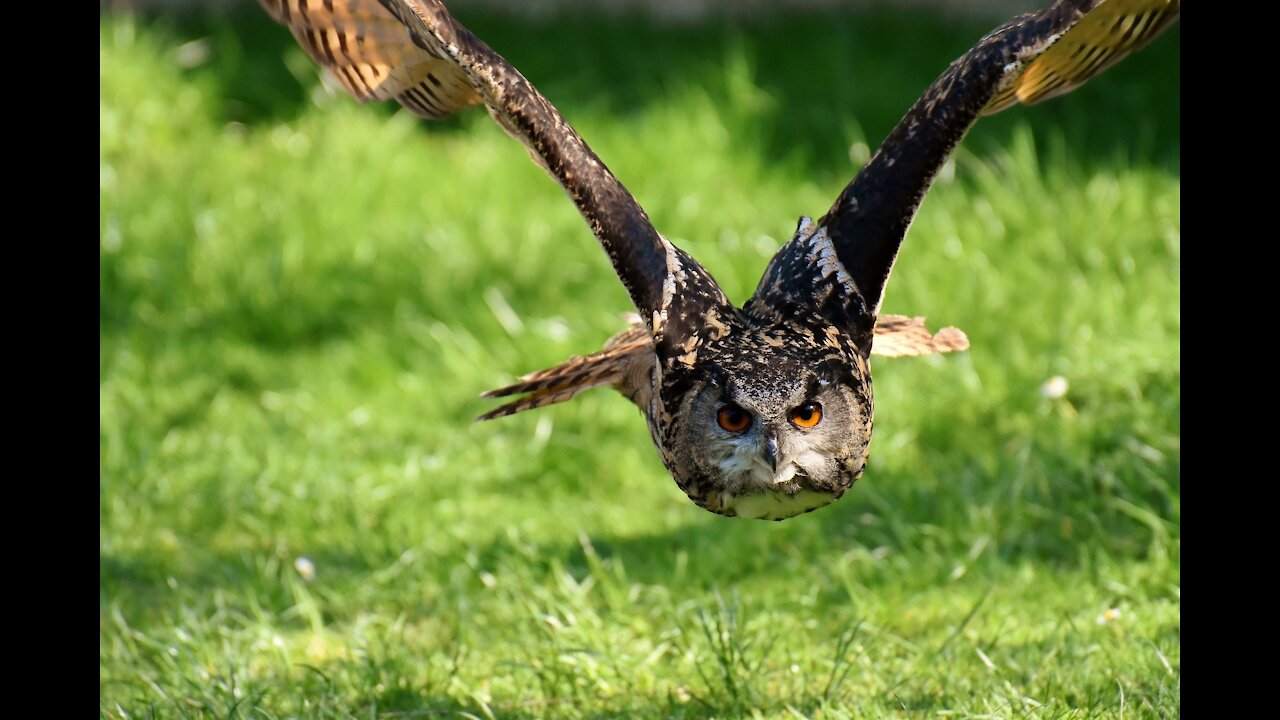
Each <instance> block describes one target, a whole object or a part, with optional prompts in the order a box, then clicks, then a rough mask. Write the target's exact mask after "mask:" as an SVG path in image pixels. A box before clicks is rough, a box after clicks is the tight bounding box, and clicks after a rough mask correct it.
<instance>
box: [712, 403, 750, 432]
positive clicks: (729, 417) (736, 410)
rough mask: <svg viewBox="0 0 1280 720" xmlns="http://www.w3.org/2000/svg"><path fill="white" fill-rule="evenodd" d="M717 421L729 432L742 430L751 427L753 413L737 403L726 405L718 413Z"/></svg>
mask: <svg viewBox="0 0 1280 720" xmlns="http://www.w3.org/2000/svg"><path fill="white" fill-rule="evenodd" d="M716 422H718V423H720V427H722V428H724V429H725V430H728V431H729V432H733V433H736V432H742V431H743V430H746V429H747V428H749V427H751V413H749V412H747V411H746V410H743V409H742V408H740V407H738V406H737V405H725V406H724V407H722V408H720V412H718V413H716Z"/></svg>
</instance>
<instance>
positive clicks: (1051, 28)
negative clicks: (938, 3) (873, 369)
mask: <svg viewBox="0 0 1280 720" xmlns="http://www.w3.org/2000/svg"><path fill="white" fill-rule="evenodd" d="M1180 6H1181V3H1180V0H1059V1H1058V2H1056V3H1054V5H1053V6H1052V7H1049V8H1048V9H1045V10H1042V11H1040V12H1037V13H1029V14H1026V15H1022V16H1019V17H1017V18H1014V19H1013V20H1011V21H1009V22H1008V23H1005V24H1004V25H1002V26H1000V27H999V28H997V29H996V30H994V31H993V32H991V33H990V34H988V35H987V36H986V37H984V38H982V39H981V40H980V41H978V44H977V45H976V46H975V47H974V48H973V49H972V50H970V51H969V52H967V53H965V54H964V55H963V56H962V57H961V58H959V59H958V60H956V61H955V62H953V63H952V64H951V66H950V67H948V68H947V69H946V71H945V72H943V73H942V75H941V76H939V77H938V79H937V80H935V81H934V82H933V84H932V85H930V86H929V88H928V89H927V90H925V92H924V94H923V95H922V96H921V97H920V99H919V100H917V101H916V103H915V104H914V105H912V106H911V109H910V110H908V111H907V114H906V116H904V117H903V118H902V120H901V121H899V123H898V125H897V126H896V127H895V128H894V129H893V131H892V132H890V133H889V136H888V137H887V138H885V141H884V143H882V144H881V146H880V149H879V150H877V151H876V154H875V155H874V156H872V158H871V160H870V161H868V162H867V164H866V165H865V166H864V167H863V168H862V170H861V171H860V172H859V173H858V174H857V176H856V177H854V179H853V181H852V182H850V183H849V185H847V186H846V187H845V189H844V191H843V192H841V193H840V196H839V197H838V198H837V199H836V202H835V204H834V205H832V207H831V210H830V211H828V212H827V214H826V215H824V216H823V217H822V218H820V219H819V220H818V222H817V223H816V224H815V223H813V222H812V221H811V220H809V219H808V218H802V219H801V222H800V226H799V227H798V228H797V230H796V235H795V237H794V238H792V240H791V241H790V242H788V243H787V244H786V245H784V246H783V247H782V249H781V250H779V251H778V254H777V255H776V256H775V257H774V259H773V261H772V262H771V263H770V265H769V267H768V269H766V271H765V274H764V277H763V278H762V279H761V281H760V286H759V287H758V288H757V290H756V297H757V298H758V299H759V300H758V302H760V303H761V304H764V305H770V306H777V305H782V304H787V303H803V302H806V301H805V298H809V299H808V300H807V304H808V306H810V307H813V308H814V309H815V310H817V311H818V312H821V313H822V314H824V315H825V316H826V317H828V318H830V319H831V320H832V321H833V322H837V323H839V324H841V325H842V326H843V327H845V328H846V329H847V330H848V331H849V332H850V333H851V334H852V335H853V336H854V340H855V342H857V343H858V345H859V347H861V348H863V350H864V352H869V351H870V343H871V339H872V328H873V326H874V324H875V318H876V315H878V314H879V312H880V302H881V300H882V298H883V296H884V287H885V283H886V282H888V279H889V273H890V271H891V270H892V269H893V263H894V261H895V259H896V258H897V256H898V248H899V247H900V246H901V244H902V240H903V238H904V237H905V235H906V232H907V229H908V228H909V227H910V226H911V221H912V220H913V219H914V218H915V214H916V210H917V209H918V208H919V207H920V201H921V200H922V199H923V198H924V195H925V193H926V192H928V190H929V187H930V185H932V184H933V179H934V177H935V176H937V174H938V170H939V169H941V167H942V165H943V163H945V162H946V160H947V158H948V157H949V156H950V155H951V151H952V150H953V149H955V146H956V144H957V143H959V142H960V140H961V138H963V137H964V135H965V133H966V132H968V130H969V128H970V127H971V126H972V125H973V123H974V122H976V121H977V119H978V117H979V116H980V115H982V114H984V113H985V114H990V113H993V112H997V111H999V110H1001V109H1003V108H1005V107H1008V106H1009V105H1012V104H1014V103H1015V102H1019V101H1021V102H1037V101H1039V100H1043V99H1045V98H1049V97H1053V96H1054V95H1059V94H1062V93H1064V92H1067V91H1069V90H1071V89H1073V88H1075V87H1077V86H1079V85H1080V84H1081V83H1083V82H1085V81H1086V80H1088V79H1089V78H1091V77H1093V76H1094V75H1097V74H1098V73H1099V72H1101V71H1102V70H1104V69H1106V68H1107V67H1108V66H1110V65H1111V64H1113V63H1115V62H1116V61H1118V60H1120V59H1121V58H1123V57H1124V56H1125V55H1126V54H1128V53H1129V52H1131V51H1132V50H1134V49H1136V48H1138V47H1140V46H1141V45H1143V44H1145V43H1146V42H1147V41H1148V40H1150V39H1152V38H1153V37H1155V36H1156V35H1158V34H1159V33H1160V32H1161V31H1162V30H1164V29H1165V28H1166V27H1168V26H1169V25H1170V24H1171V23H1173V22H1174V21H1175V20H1177V18H1178V13H1179V10H1180ZM753 301H755V300H754V299H753Z"/></svg>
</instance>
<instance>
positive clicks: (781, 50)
mask: <svg viewBox="0 0 1280 720" xmlns="http://www.w3.org/2000/svg"><path fill="white" fill-rule="evenodd" d="M465 10H466V9H465V8H463V9H459V10H458V15H459V17H460V19H461V20H462V21H463V22H464V23H466V24H467V25H468V26H469V27H471V28H472V29H473V30H474V31H475V32H476V33H477V34H478V35H479V36H480V37H482V38H484V39H485V40H486V41H487V42H489V43H490V44H491V45H492V46H493V47H494V48H495V49H497V50H498V51H499V52H501V53H503V54H504V55H505V56H506V57H507V58H508V59H509V60H511V61H512V62H513V64H515V65H516V66H517V67H518V68H520V69H521V70H522V72H524V73H525V75H526V76H528V77H529V78H530V79H531V80H532V81H533V82H534V83H536V84H537V85H538V87H539V88H540V89H541V90H542V91H543V92H544V93H545V94H546V95H547V96H548V97H549V98H550V99H551V100H552V102H554V103H556V104H557V106H558V107H559V108H560V109H561V111H562V112H564V113H565V115H566V117H567V118H568V119H569V120H570V122H572V123H573V124H574V125H575V126H576V127H577V129H578V130H579V131H580V132H581V133H582V134H583V136H584V137H586V138H587V140H588V141H589V142H590V143H591V144H592V146H593V148H594V149H595V150H596V151H597V152H598V153H599V154H600V156H601V157H602V158H603V159H604V160H605V161H606V162H607V163H608V164H609V165H610V167H611V168H612V169H613V170H614V172H615V173H616V174H617V175H618V176H619V177H620V178H621V179H622V180H623V182H624V183H626V184H627V186H628V187H629V188H630V189H631V191H632V192H633V193H634V194H635V195H636V196H637V198H638V199H639V200H640V202H641V203H642V204H643V205H644V207H645V208H646V210H647V211H648V212H649V214H650V216H651V217H652V219H653V221H654V223H655V225H656V226H657V227H659V228H660V229H661V230H662V231H663V232H664V233H665V234H667V235H668V236H669V237H670V238H671V239H672V240H673V241H674V242H676V243H677V244H679V245H680V246H682V247H683V248H685V249H686V250H688V251H689V252H691V253H692V254H693V255H694V256H695V257H697V258H698V259H699V260H700V261H701V262H703V263H704V264H705V265H706V266H707V267H708V269H709V270H710V271H711V272H712V273H713V274H714V275H715V276H716V278H717V279H718V280H719V281H720V282H721V283H722V284H723V285H724V286H725V288H726V290H727V292H728V293H729V294H730V296H731V297H732V298H733V299H734V300H735V301H737V302H742V301H744V300H745V299H746V298H747V297H748V295H749V293H750V292H751V290H752V289H753V288H754V286H755V283H756V281H757V280H758V278H759V275H760V273H761V272H762V270H763V268H764V265H765V263H766V262H767V261H768V259H769V257H770V256H771V255H772V253H773V252H774V251H775V250H776V248H777V247H778V245H779V244H781V243H782V242H784V241H785V240H786V239H787V238H788V237H789V234H790V232H791V231H792V230H793V229H794V227H795V220H796V218H797V216H799V215H800V214H809V215H813V216H817V215H820V214H821V213H822V212H824V211H825V210H826V209H827V208H828V207H829V206H830V204H831V201H832V200H833V199H834V197H835V195H836V194H837V193H838V192H839V190H840V189H841V188H842V187H843V185H844V184H845V183H846V182H847V181H848V180H849V178H850V177H852V174H853V173H854V172H855V171H856V169H857V167H858V166H859V165H860V164H861V163H862V162H863V161H864V160H865V159H866V158H867V157H868V156H869V154H870V150H871V149H872V148H874V146H875V145H876V144H877V143H878V142H879V141H880V139H881V138H882V137H883V136H884V135H885V134H886V133H887V132H888V130H889V129H890V128H891V127H892V125H893V123H894V122H896V120H897V119H898V118H899V117H900V116H901V114H902V113H903V112H904V111H905V109H906V108H907V107H908V106H909V105H910V103H911V102H912V101H913V100H914V99H915V97H916V96H917V95H918V94H919V93H920V92H921V91H922V90H923V89H924V88H925V86H926V85H927V84H928V83H929V82H930V81H931V80H932V79H933V77H935V76H936V75H937V74H938V73H939V72H940V71H941V70H942V68H943V67H945V66H946V64H947V63H949V62H950V61H951V60H952V59H954V58H955V57H956V56H958V55H959V54H961V53H962V52H964V51H965V50H966V49H967V48H968V47H969V46H970V45H971V44H972V43H973V42H974V41H975V40H976V39H977V38H978V37H980V36H981V35H982V34H983V33H985V32H986V31H987V30H989V29H990V28H991V27H992V26H993V24H994V22H997V21H998V19H996V20H991V19H987V18H969V19H957V18H955V17H939V16H937V15H935V14H931V13H926V12H923V11H919V10H910V11H907V10H901V9H899V10H892V9H887V8H883V7H881V8H871V9H863V10H859V11H857V12H851V11H827V12H816V11H812V12H803V13H790V14H766V15H762V16H754V17H751V18H748V19H739V20H737V21H735V22H732V23H724V22H715V21H713V20H707V21H705V22H700V23H695V24H681V25H676V26H671V25H662V24H656V23H655V22H654V21H653V20H651V19H649V18H645V17H638V16H637V17H629V16H616V15H613V16H602V15H587V14H558V15H553V16H549V17H546V18H543V19H542V20H540V21H537V22H533V21H530V20H529V19H528V18H519V19H516V18H512V17H510V16H502V15H494V14H491V13H487V12H482V11H480V10H474V9H472V10H471V11H469V12H468V11H465ZM100 42H101V46H100V61H101V70H100V73H101V75H100V81H101V82H100V87H101V97H100V134H101V151H100V165H99V167H100V195H101V219H100V242H99V255H100V292H101V297H100V316H101V317H100V328H101V330H100V364H99V367H100V468H101V469H100V473H101V474H100V479H99V493H100V588H101V590H100V635H99V638H100V639H99V647H100V689H101V707H100V711H101V714H102V716H103V717H111V718H126V717H128V718H135V717H191V718H228V717H254V718H259V717H260V718H278V717H308V718H348V717H351V718H354V717H361V718H368V717H438V716H472V717H634V716H650V715H662V716H671V717H697V718H702V717H736V716H759V717H797V716H799V717H824V718H826V717H871V716H875V717H882V716H903V717H906V716H936V715H944V714H946V715H954V716H958V717H969V716H977V715H983V716H999V717H1013V716H1019V717H1021V716H1027V717H1148V716H1149V717H1167V716H1176V715H1177V714H1178V713H1179V692H1180V690H1179V688H1180V653H1179V643H1180V641H1179V634H1180V589H1179V585H1180V573H1179V548H1180V505H1179V491H1180V443H1179V433H1180V431H1179V424H1180V419H1179V412H1180V392H1179V382H1180V353H1179V336H1180V311H1179V302H1180V300H1179V257H1180V256H1179V246H1180V189H1179V188H1180V184H1179V171H1180V166H1179V162H1180V160H1179V158H1180V147H1179V146H1180V127H1179V93H1180V90H1179V85H1180V81H1179V61H1178V48H1179V29H1178V28H1177V27H1174V28H1173V29H1172V30H1171V31H1170V32H1168V33H1167V34H1166V36H1165V37H1162V38H1160V39H1159V40H1157V41H1156V42H1155V43H1154V44H1153V45H1152V46H1151V47H1149V48H1148V49H1146V50H1144V51H1142V52H1141V53H1139V54H1138V55H1136V56H1134V57H1131V58H1129V59H1127V60H1126V61H1124V62H1123V63H1122V64H1120V65H1119V66H1117V67H1115V68H1113V69H1112V70H1111V71H1109V72H1108V73H1107V74H1106V75H1104V76H1103V77H1101V78H1099V79H1098V80H1096V81H1095V82H1093V83H1091V84H1090V85H1087V86H1086V87H1084V88H1082V89H1080V90H1078V91H1077V92H1075V93H1073V94H1072V95H1070V96H1067V97H1064V98H1060V99H1058V100H1055V101H1051V102H1049V103H1047V104H1045V105H1042V106H1038V107H1034V108H1018V109H1014V110H1010V111H1007V112H1005V113H1003V114H1001V115H999V116H996V117H994V118H990V119H987V120H985V121H984V122H983V123H981V124H979V126H978V127H977V128H975V130H974V131H973V132H972V133H971V134H970V136H969V137H968V138H967V139H966V140H965V143H964V145H963V146H962V148H961V149H960V151H959V152H958V153H957V155H956V159H955V162H954V166H953V167H952V168H950V170H949V171H948V172H947V173H946V174H945V175H944V177H943V179H942V180H941V181H939V183H938V184H937V185H936V186H935V188H934V189H933V191H932V192H931V194H930V195H929V197H928V199H927V200H926V201H925V203H924V206H923V209H922V211H921V213H920V216H919V217H918V219H917V220H916V222H915V224H914V226H913V228H912V230H911V235H910V237H909V239H908V240H907V242H906V244H905V246H904V250H903V252H902V255H901V257H900V261H899V264H898V267H897V268H896V270H895V272H894V277H893V279H892V281H891V282H890V284H889V288H888V293H887V296H886V307H885V310H886V311H887V312H896V313H906V314H922V315H927V316H928V317H929V320H930V323H931V325H933V326H939V325H946V324H953V325H956V326H958V327H961V328H963V329H965V330H966V331H967V332H968V334H969V337H970V339H971V341H972V350H971V351H970V352H968V353H967V354H963V355H959V356H951V357H945V358H923V359H912V360H897V361H893V360H880V361H878V362H877V363H876V365H875V372H876V375H875V377H876V394H877V410H878V412H877V417H876V421H877V423H876V436H875V441H874V443H873V445H872V448H873V452H872V459H871V461H870V464H869V466H868V470H867V472H866V475H865V476H864V477H863V479H862V480H861V481H860V482H859V483H858V485H856V486H855V488H854V490H853V491H851V492H850V493H849V494H848V495H846V496H845V497H844V498H843V499H842V500H841V501H840V502H838V503H836V504H834V505H832V506H830V507H828V508H825V509H823V510H821V511H818V512H816V513H813V514H810V515H805V516H802V517H800V518H797V519H794V520H791V521H787V522H784V523H777V524H775V523H762V522H747V521H742V520H731V519H726V518H720V517H717V516H713V515H711V514H709V513H706V512H705V511H702V510H700V509H698V508H697V507H695V506H694V505H693V504H692V503H690V502H689V501H688V500H687V499H686V498H685V497H684V495H683V494H682V493H681V492H680V491H679V489H678V488H677V487H676V486H675V484H674V482H672V480H671V478H670V476H669V475H668V474H667V473H666V471H665V470H664V469H663V467H662V463H661V461H660V460H659V458H658V457H657V453H656V451H655V450H654V449H653V447H652V444H651V441H650V440H649V437H648V433H647V432H646V431H645V425H644V421H643V418H642V417H641V416H640V414H639V412H638V411H637V410H636V409H635V408H633V407H632V406H630V405H629V404H628V403H627V402H626V401H625V400H624V399H622V398H621V397H618V396H616V395H614V394H611V393H606V392H596V393H591V394H588V395H586V396H583V397H581V398H579V399H577V400H575V401H573V402H572V403H569V404H567V405H563V406H557V407H553V408H549V409H545V410H541V411H538V412H536V413H531V414H528V415H525V416H519V417H515V418H511V419H508V420H504V421H501V422H496V423H487V424H484V425H475V424H472V423H471V419H472V418H473V417H474V416H475V415H477V414H479V413H480V412H483V411H484V410H485V409H487V408H489V407H491V404H490V403H488V402H486V401H483V400H481V399H480V398H478V393H479V392H480V391H482V390H484V389H487V388H490V387H493V386H496V385H498V384H501V383H503V382H506V381H508V380H509V379H510V378H511V377H512V376H513V375H515V374H520V373H523V372H526V371H529V370H533V369H537V368H541V367H543V366H545V365H547V364H550V363H554V362H556V361H558V360H560V359H563V358H564V357H565V356H567V355H570V354H579V353H584V352H589V351H591V350H594V349H596V348H597V347H599V345H600V343H601V342H603V341H604V340H605V339H606V338H607V337H608V336H609V335H610V334H611V333H612V332H614V331H616V330H617V329H618V328H619V327H620V320H619V317H618V316H619V314H620V313H622V312H623V311H625V310H627V309H628V300H627V298H626V295H625V293H624V292H623V290H622V288H621V287H620V285H619V284H618V282H617V280H616V278H615V277H614V276H613V274H612V271H611V270H610V268H609V266H608V263H607V261H606V258H605V257H604V254H603V253H602V252H601V251H600V249H599V247H598V245H597V244H596V243H595V240H594V238H592V236H591V235H590V233H589V231H588V230H587V228H586V227H585V225H584V224H583V222H582V221H581V218H580V217H579V216H578V215H577V213H576V212H575V210H574V209H573V207H572V204H571V203H570V202H569V201H568V200H567V199H566V198H565V197H564V195H563V193H562V191H561V190H560V189H559V188H558V187H557V186H556V185H555V184H554V183H553V182H551V181H550V180H549V179H548V178H547V177H546V176H545V175H544V174H543V172H542V171H541V170H540V169H538V168H537V167H535V166H534V165H533V164H532V163H530V162H529V160H528V158H527V156H526V154H525V152H524V150H523V149H522V148H520V147H519V146H518V145H517V144H516V143H514V142H513V141H511V140H510V139H509V138H507V137H506V136H505V134H503V133H502V132H501V131H500V130H499V129H498V128H497V127H496V126H495V125H494V124H493V123H492V121H491V120H490V119H489V118H488V117H487V115H486V114H485V113H484V112H482V111H477V112H471V113H467V114H465V115H464V116H463V117H458V118H454V119H451V120H449V121H448V122H445V123H440V124H425V123H422V122H419V121H417V120H416V119H414V118H412V117H411V116H409V115H408V114H407V113H403V112H397V108H396V107H395V106H393V105H389V104H387V105H376V106H359V105H356V104H355V103H354V102H352V101H350V100H349V99H347V98H346V97H345V96H337V95H333V94H331V93H329V92H327V91H326V90H325V88H324V87H323V85H322V84H321V83H320V82H319V79H318V72H317V70H316V68H315V67H314V66H313V65H312V64H311V63H310V61H309V60H308V59H307V58H306V57H305V56H304V55H303V53H302V51H301V50H300V49H299V48H297V47H296V45H295V44H294V42H293V40H292V38H291V37H290V36H289V35H288V33H287V32H286V31H285V30H284V29H283V28H280V27H278V26H276V25H274V24H273V23H272V22H271V21H270V20H269V19H268V18H267V17H266V16H265V14H264V13H261V12H260V11H259V10H258V9H257V8H256V7H253V6H249V7H247V8H241V9H240V10H236V11H234V12H230V13H205V12H195V13H189V14H183V15H176V16H175V15H142V16H139V15H129V14H106V15H103V16H102V18H101V35H100ZM1054 376H1061V377H1062V378H1064V379H1065V380H1066V381H1067V390H1066V393H1065V395H1062V396H1061V397H1046V396H1045V393H1044V392H1042V389H1043V387H1044V386H1045V383H1046V381H1048V380H1049V379H1050V378H1051V377H1054Z"/></svg>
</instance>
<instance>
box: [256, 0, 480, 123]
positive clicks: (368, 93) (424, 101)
mask: <svg viewBox="0 0 1280 720" xmlns="http://www.w3.org/2000/svg"><path fill="white" fill-rule="evenodd" d="M258 3H259V4H260V5H262V7H263V8H264V9H265V10H266V11H267V13H268V14H270V15H271V17H273V18H275V20H276V22H279V23H280V24H282V25H284V26H285V27H287V28H289V31H290V32H292V33H293V36H294V37H295V38H297V40H298V44H299V45H301V46H302V49H303V50H305V51H306V52H307V54H308V55H310V56H311V59H312V60H315V61H316V63H318V64H319V65H320V66H321V67H323V68H324V69H325V70H326V71H328V73H329V75H330V76H331V77H332V78H333V79H334V80H336V81H337V82H338V83H339V84H340V85H341V86H342V87H343V89H345V90H346V91H347V92H348V93H349V94H350V95H351V96H352V97H354V98H356V99H357V100H359V101H361V102H365V101H368V100H390V99H392V98H394V99H395V100H397V101H398V102H399V103H400V104H401V105H403V106H405V107H406V108H408V109H409V110H410V111H412V112H414V113H415V114H417V115H421V116H422V117H425V118H428V119H433V120H434V119H439V118H442V117H445V116H447V115H449V114H451V113H454V112H456V111H458V110H461V109H462V108H465V107H468V106H471V105H478V104H479V103H480V102H481V101H480V96H479V95H477V94H476V92H475V91H474V90H473V89H472V88H471V85H470V84H469V83H468V82H467V79H466V77H465V76H464V75H463V73H462V72H461V71H460V70H459V69H458V68H457V66H456V65H454V63H452V62H451V61H448V60H445V59H443V58H441V57H438V56H436V55H433V54H432V53H430V52H428V51H426V50H424V49H422V48H420V47H418V46H417V45H415V44H414V42H413V39H412V38H411V37H410V35H409V31H408V30H407V29H405V26H404V23H402V22H400V20H399V19H398V18H396V17H395V16H394V15H392V14H391V13H390V12H388V11H387V9H386V8H384V7H383V6H382V5H381V4H379V3H378V2H377V0H334V1H333V2H325V1H324V0H258Z"/></svg>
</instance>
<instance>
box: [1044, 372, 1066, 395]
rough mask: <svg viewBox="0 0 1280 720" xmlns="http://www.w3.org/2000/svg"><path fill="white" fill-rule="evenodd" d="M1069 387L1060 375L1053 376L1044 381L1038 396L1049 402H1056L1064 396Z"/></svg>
mask: <svg viewBox="0 0 1280 720" xmlns="http://www.w3.org/2000/svg"><path fill="white" fill-rule="evenodd" d="M1070 387H1071V386H1070V385H1069V384H1067V379H1066V378H1064V377H1062V376H1061V375H1054V376H1053V377H1051V378H1049V379H1048V380H1045V381H1044V384H1043V385H1041V386H1040V396H1041V397H1047V398H1049V399H1050V400H1057V399H1058V398H1060V397H1062V396H1063V395H1066V394H1067V390H1068V389H1069V388H1070Z"/></svg>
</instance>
